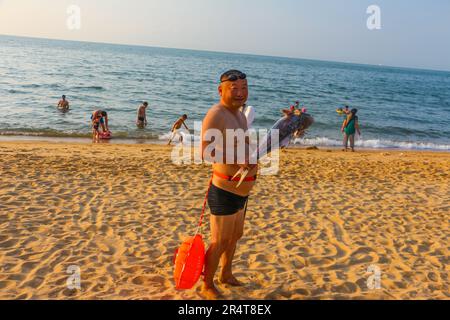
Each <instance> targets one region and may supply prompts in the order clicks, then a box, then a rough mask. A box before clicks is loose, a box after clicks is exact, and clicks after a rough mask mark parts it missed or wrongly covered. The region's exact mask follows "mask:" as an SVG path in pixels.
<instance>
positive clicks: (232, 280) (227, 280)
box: [219, 275, 243, 287]
mask: <svg viewBox="0 0 450 320" xmlns="http://www.w3.org/2000/svg"><path fill="white" fill-rule="evenodd" d="M219 282H220V283H221V284H228V285H230V286H232V287H242V286H243V284H242V282H240V281H239V280H238V279H236V277H235V276H233V275H231V276H226V277H225V276H221V277H220V279H219Z"/></svg>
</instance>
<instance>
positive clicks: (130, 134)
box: [0, 36, 450, 151]
mask: <svg viewBox="0 0 450 320" xmlns="http://www.w3.org/2000/svg"><path fill="white" fill-rule="evenodd" d="M228 69H239V70H242V71H243V72H245V73H246V74H247V75H248V81H249V90H250V95H249V101H248V104H249V105H251V106H254V107H255V109H256V120H255V123H254V127H255V128H256V129H261V128H266V129H269V128H270V127H271V126H272V125H273V124H274V123H275V122H276V121H277V120H278V119H279V118H280V117H281V113H280V110H281V109H283V108H289V106H290V105H291V104H293V103H294V101H297V100H298V101H300V103H301V105H302V107H303V106H304V107H306V108H307V109H308V113H310V114H311V115H313V116H314V118H315V120H316V122H315V124H314V125H313V127H312V128H311V129H310V130H309V132H308V134H307V136H306V137H305V138H303V139H298V140H296V141H295V142H294V144H295V145H308V146H309V145H315V146H326V147H328V146H329V147H333V146H340V145H341V140H342V136H341V133H340V126H341V123H342V121H343V118H342V117H341V116H339V115H338V114H337V113H336V111H335V110H336V109H337V108H339V107H343V106H344V105H346V104H348V105H349V106H350V107H351V108H357V109H358V110H359V112H358V115H359V120H360V125H361V129H362V137H361V138H360V139H358V140H357V146H359V147H365V148H383V149H384V148H388V149H390V148H393V149H420V150H444V151H450V72H444V71H431V70H416V69H405V68H395V67H384V66H371V65H358V64H349V63H338V62H326V61H314V60H303V59H291V58H279V57H264V56H255V55H242V54H230V53H216V52H205V51H193V50H180V49H166V48H154V47H142V46H127V45H113V44H98V43H86V42H72V41H60V40H46V39H32V38H22V37H12V36H0V138H1V137H8V139H11V138H10V136H13V137H18V136H20V137H24V136H25V137H34V139H36V137H51V138H66V137H67V138H88V137H90V134H91V129H90V115H91V113H92V111H93V110H96V109H103V110H106V111H108V114H109V118H110V127H111V130H112V131H113V133H114V137H115V139H116V140H117V141H120V140H121V139H125V140H132V141H137V142H140V143H142V142H144V143H145V142H163V141H166V139H167V138H168V132H169V130H170V128H171V125H172V124H173V122H174V121H175V120H177V119H178V118H179V117H180V116H181V115H182V114H184V113H186V114H188V116H189V119H188V121H187V124H188V125H190V126H191V127H193V123H194V121H201V120H202V118H203V117H204V115H205V113H206V112H207V110H208V109H209V107H210V106H211V105H213V104H215V103H216V102H217V101H218V94H217V86H218V79H219V76H220V74H222V73H223V72H224V71H226V70H228ZM62 94H65V95H67V98H68V100H69V101H70V103H71V110H70V111H69V112H67V113H62V112H61V111H59V110H58V109H57V108H56V104H57V102H58V100H59V99H60V97H61V95H62ZM142 101H148V102H149V103H150V107H149V109H148V111H147V117H148V119H149V125H148V126H147V128H146V129H143V130H142V129H138V128H137V127H136V125H135V119H136V110H137V108H138V106H139V105H140V103H142Z"/></svg>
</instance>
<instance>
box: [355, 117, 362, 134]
mask: <svg viewBox="0 0 450 320" xmlns="http://www.w3.org/2000/svg"><path fill="white" fill-rule="evenodd" d="M355 128H356V130H357V131H358V134H359V135H361V129H360V127H359V121H358V120H355Z"/></svg>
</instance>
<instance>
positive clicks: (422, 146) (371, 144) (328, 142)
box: [294, 137, 450, 151]
mask: <svg viewBox="0 0 450 320" xmlns="http://www.w3.org/2000/svg"><path fill="white" fill-rule="evenodd" d="M342 143H343V142H342V141H341V140H336V139H330V138H327V137H316V138H304V139H296V140H295V141H294V145H306V146H324V147H341V146H342ZM355 145H356V146H357V147H360V148H370V149H406V150H434V151H450V144H437V143H431V142H420V141H416V142H412V141H393V140H382V139H368V140H362V139H360V140H357V141H356V142H355Z"/></svg>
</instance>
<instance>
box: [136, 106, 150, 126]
mask: <svg viewBox="0 0 450 320" xmlns="http://www.w3.org/2000/svg"><path fill="white" fill-rule="evenodd" d="M147 107H148V102H144V103H143V104H142V105H141V106H140V107H139V109H138V111H137V119H136V125H137V126H138V127H139V128H144V127H145V126H147V114H146V110H147Z"/></svg>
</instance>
